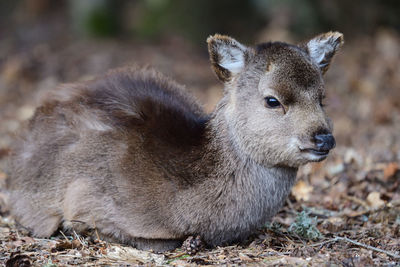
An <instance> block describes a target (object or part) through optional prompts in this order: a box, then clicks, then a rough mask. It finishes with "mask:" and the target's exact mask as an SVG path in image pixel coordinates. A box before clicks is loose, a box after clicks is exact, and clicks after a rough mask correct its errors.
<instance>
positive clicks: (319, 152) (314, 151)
mask: <svg viewBox="0 0 400 267" xmlns="http://www.w3.org/2000/svg"><path fill="white" fill-rule="evenodd" d="M302 152H308V153H311V154H314V155H317V156H327V155H328V154H329V150H317V149H312V148H309V149H305V150H303V151H302Z"/></svg>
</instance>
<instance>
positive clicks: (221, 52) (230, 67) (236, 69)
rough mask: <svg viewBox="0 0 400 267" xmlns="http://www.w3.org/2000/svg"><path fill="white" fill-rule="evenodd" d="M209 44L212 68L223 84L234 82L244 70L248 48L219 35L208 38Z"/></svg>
mask: <svg viewBox="0 0 400 267" xmlns="http://www.w3.org/2000/svg"><path fill="white" fill-rule="evenodd" d="M207 43H208V52H209V54H210V60H211V64H212V67H213V69H214V72H215V74H217V76H218V79H220V80H221V81H222V82H228V81H230V80H232V78H233V77H234V76H236V75H237V74H239V73H240V72H241V71H242V70H243V68H244V66H245V55H246V51H247V47H246V46H244V45H242V44H241V43H239V42H238V41H236V40H235V39H233V38H231V37H229V36H226V35H219V34H215V35H214V36H210V37H208V39H207Z"/></svg>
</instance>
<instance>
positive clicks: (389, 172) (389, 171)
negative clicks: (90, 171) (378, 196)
mask: <svg viewBox="0 0 400 267" xmlns="http://www.w3.org/2000/svg"><path fill="white" fill-rule="evenodd" d="M398 170H399V164H397V163H396V162H392V163H389V164H388V165H386V167H385V168H384V169H383V178H384V179H385V180H389V179H390V178H391V177H393V176H394V175H395V174H396V172H397V171H398Z"/></svg>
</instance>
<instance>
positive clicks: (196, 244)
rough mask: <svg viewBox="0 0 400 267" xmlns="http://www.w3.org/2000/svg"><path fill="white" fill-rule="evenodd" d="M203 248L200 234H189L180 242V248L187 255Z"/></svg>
mask: <svg viewBox="0 0 400 267" xmlns="http://www.w3.org/2000/svg"><path fill="white" fill-rule="evenodd" d="M203 248H204V242H203V241H202V240H201V238H200V236H199V235H198V236H196V238H194V237H193V236H189V237H188V238H187V239H186V240H185V241H184V242H183V244H182V249H183V250H185V251H186V253H187V254H189V255H194V254H196V253H197V252H199V251H200V250H202V249H203Z"/></svg>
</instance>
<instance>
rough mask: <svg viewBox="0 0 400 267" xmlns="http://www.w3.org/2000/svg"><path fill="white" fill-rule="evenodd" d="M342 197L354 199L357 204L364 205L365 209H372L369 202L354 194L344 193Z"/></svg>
mask: <svg viewBox="0 0 400 267" xmlns="http://www.w3.org/2000/svg"><path fill="white" fill-rule="evenodd" d="M342 197H343V198H345V199H347V200H350V201H353V202H355V203H357V204H359V205H361V206H363V207H364V208H365V209H367V210H370V209H371V207H370V206H368V204H367V202H365V201H364V200H362V199H359V198H357V197H354V196H348V195H342Z"/></svg>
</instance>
